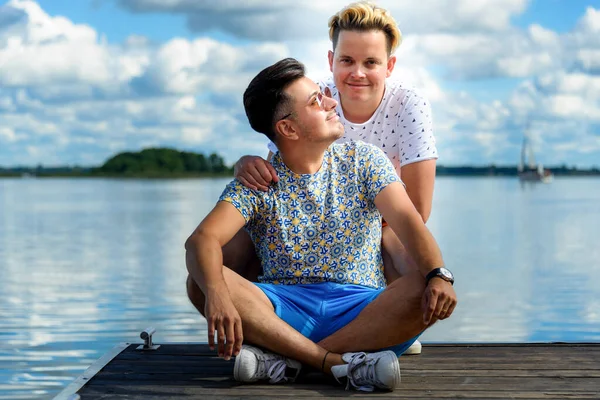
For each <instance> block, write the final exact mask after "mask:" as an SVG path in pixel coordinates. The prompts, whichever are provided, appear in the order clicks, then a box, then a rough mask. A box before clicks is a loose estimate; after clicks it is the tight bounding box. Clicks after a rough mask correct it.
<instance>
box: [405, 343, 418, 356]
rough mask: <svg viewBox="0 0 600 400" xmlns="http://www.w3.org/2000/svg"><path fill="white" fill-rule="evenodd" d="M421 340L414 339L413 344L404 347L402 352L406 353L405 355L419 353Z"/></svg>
mask: <svg viewBox="0 0 600 400" xmlns="http://www.w3.org/2000/svg"><path fill="white" fill-rule="evenodd" d="M421 347H422V346H421V342H419V341H418V340H415V342H414V343H413V344H411V345H410V347H409V348H408V349H406V351H405V352H404V353H403V354H402V355H404V354H406V355H409V356H411V355H414V354H421Z"/></svg>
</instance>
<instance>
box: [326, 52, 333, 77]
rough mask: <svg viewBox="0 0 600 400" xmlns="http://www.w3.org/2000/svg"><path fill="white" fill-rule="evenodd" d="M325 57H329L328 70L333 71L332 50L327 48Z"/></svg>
mask: <svg viewBox="0 0 600 400" xmlns="http://www.w3.org/2000/svg"><path fill="white" fill-rule="evenodd" d="M327 58H328V59H329V71H331V72H333V51H331V50H329V52H328V53H327Z"/></svg>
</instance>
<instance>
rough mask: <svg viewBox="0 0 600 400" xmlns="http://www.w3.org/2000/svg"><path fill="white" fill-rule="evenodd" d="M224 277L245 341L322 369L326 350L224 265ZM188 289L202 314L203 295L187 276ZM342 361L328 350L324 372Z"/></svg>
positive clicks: (254, 286) (260, 293)
mask: <svg viewBox="0 0 600 400" xmlns="http://www.w3.org/2000/svg"><path fill="white" fill-rule="evenodd" d="M223 276H224V278H225V282H226V284H227V287H228V289H229V293H230V294H231V298H232V301H233V304H234V306H235V308H236V309H237V311H238V313H239V314H240V317H241V319H242V329H243V333H244V341H245V342H248V343H252V344H255V345H257V346H260V347H263V348H265V349H268V350H270V351H272V352H274V353H276V354H280V355H282V356H285V357H288V358H292V359H295V360H298V361H300V362H301V363H303V364H305V365H309V366H311V367H313V368H316V369H317V370H321V366H322V365H323V359H324V358H325V355H326V353H327V350H325V349H324V348H323V347H321V346H319V345H317V344H316V343H314V342H312V341H311V340H309V339H308V338H306V337H305V336H303V335H302V334H301V333H300V332H298V331H296V330H295V329H294V328H292V327H291V326H290V325H288V324H287V323H286V322H285V321H283V320H282V319H281V318H279V317H278V316H277V315H276V314H275V310H274V308H273V305H272V304H271V301H270V300H269V298H268V297H267V296H266V295H265V294H264V293H263V291H262V290H260V289H259V288H258V287H257V286H256V285H254V284H253V283H251V282H250V281H248V280H246V279H244V278H242V277H241V276H240V275H238V274H237V273H235V272H234V271H232V270H231V269H229V268H227V267H223ZM187 290H188V297H189V298H190V300H191V301H192V304H193V305H194V306H195V307H196V308H197V309H198V311H200V313H201V314H202V315H204V299H205V297H204V294H203V293H202V291H201V290H200V288H199V287H198V285H197V284H196V283H195V282H194V280H193V279H192V278H191V277H190V276H188V279H187ZM342 364H344V362H343V361H342V356H341V354H338V353H335V352H331V353H329V354H328V355H327V358H326V360H325V368H324V371H325V372H326V373H331V367H332V366H334V365H342Z"/></svg>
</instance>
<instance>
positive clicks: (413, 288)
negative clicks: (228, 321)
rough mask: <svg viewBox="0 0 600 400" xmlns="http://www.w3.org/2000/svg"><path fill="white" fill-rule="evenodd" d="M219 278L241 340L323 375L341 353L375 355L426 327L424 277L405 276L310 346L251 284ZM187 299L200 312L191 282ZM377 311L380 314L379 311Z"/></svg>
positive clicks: (200, 300) (230, 275) (200, 298)
mask: <svg viewBox="0 0 600 400" xmlns="http://www.w3.org/2000/svg"><path fill="white" fill-rule="evenodd" d="M223 276H224V278H225V282H226V284H227V286H228V290H229V293H230V294H231V297H232V301H233V304H234V306H235V307H236V309H237V310H238V313H239V314H240V317H241V319H242V329H243V333H244V341H247V342H249V343H253V344H256V345H258V346H260V347H263V348H265V349H268V350H270V351H272V352H274V353H277V354H281V355H283V356H286V357H289V358H292V359H295V360H298V361H300V362H302V363H303V364H305V365H309V366H311V367H313V368H316V369H319V370H320V369H321V366H322V365H323V364H322V363H323V360H324V358H325V355H326V353H327V351H329V352H330V354H329V355H328V356H327V358H326V360H325V368H324V371H325V372H327V373H329V372H330V369H331V367H332V366H334V365H341V364H343V363H344V362H343V361H342V358H341V354H342V353H345V352H350V351H368V350H378V349H381V348H384V347H389V346H392V345H395V344H398V343H401V342H404V341H406V340H409V339H410V338H412V337H414V336H416V335H417V334H418V333H420V332H421V331H422V330H423V329H425V326H424V325H423V322H422V313H421V309H420V300H421V295H422V293H423V287H424V283H423V282H422V281H423V278H422V277H420V275H418V274H409V275H407V276H404V277H402V278H399V279H397V280H396V281H395V282H394V283H393V284H392V285H390V286H389V287H388V288H387V289H386V290H385V291H384V292H383V293H381V294H380V295H379V296H378V297H377V298H376V299H375V300H374V301H373V302H372V303H370V304H369V305H368V306H367V307H365V309H364V310H363V311H362V312H361V313H360V314H359V315H358V316H357V317H356V318H355V319H354V320H353V321H351V322H350V323H349V324H348V325H346V326H345V327H343V328H342V329H340V330H338V331H337V332H335V333H333V334H332V335H330V336H329V337H327V338H325V339H323V340H322V341H321V342H320V343H318V344H317V343H314V342H312V341H311V340H309V339H308V338H306V337H304V336H303V335H302V334H300V333H299V332H298V331H296V330H295V329H293V328H292V327H291V326H290V325H288V324H287V323H286V322H285V321H283V320H282V319H280V318H279V317H278V316H277V315H276V314H275V311H274V308H273V306H272V304H271V302H270V300H269V299H268V298H267V296H266V295H265V294H264V293H263V292H262V290H260V289H259V288H258V287H257V286H256V285H254V284H253V283H252V282H250V281H248V280H247V279H245V278H243V277H241V276H240V275H239V274H237V273H236V272H234V271H232V270H231V269H229V268H227V267H223ZM187 291H188V297H189V298H190V300H191V301H192V304H194V306H195V307H196V308H197V309H198V311H199V312H200V313H202V314H203V313H204V294H203V293H202V291H201V290H200V288H199V287H198V285H197V284H196V283H195V282H194V281H193V279H192V278H191V277H188V280H187ZM382 310H385V312H383V311H382Z"/></svg>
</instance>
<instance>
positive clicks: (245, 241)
mask: <svg viewBox="0 0 600 400" xmlns="http://www.w3.org/2000/svg"><path fill="white" fill-rule="evenodd" d="M222 250H223V265H227V267H228V268H230V269H231V270H233V271H235V272H237V273H238V274H239V275H241V276H242V277H244V278H246V279H248V280H249V281H250V282H256V281H257V279H258V275H259V274H260V269H261V267H260V261H259V259H258V257H257V256H256V251H255V249H254V243H253V242H252V239H250V235H248V232H246V230H245V229H240V230H239V232H238V233H236V234H235V236H234V237H233V238H232V239H231V240H230V241H229V242H228V243H227V244H226V245H225V246H223V249H222Z"/></svg>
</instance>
